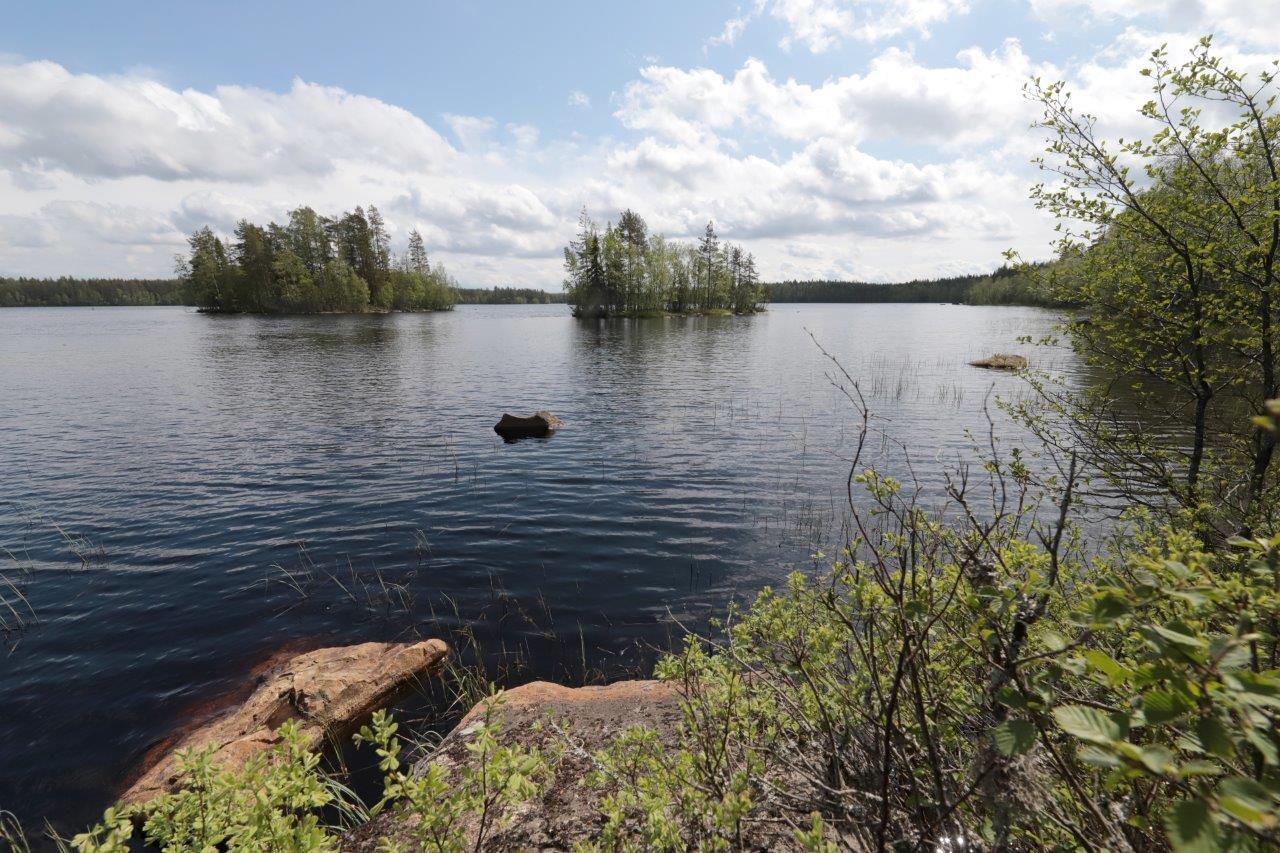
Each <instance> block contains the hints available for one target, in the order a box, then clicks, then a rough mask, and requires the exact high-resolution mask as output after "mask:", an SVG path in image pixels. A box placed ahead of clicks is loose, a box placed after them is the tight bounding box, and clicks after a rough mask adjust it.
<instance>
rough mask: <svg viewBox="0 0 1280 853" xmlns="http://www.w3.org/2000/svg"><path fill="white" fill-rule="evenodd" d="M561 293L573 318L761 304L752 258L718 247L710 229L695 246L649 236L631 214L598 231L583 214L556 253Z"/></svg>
mask: <svg viewBox="0 0 1280 853" xmlns="http://www.w3.org/2000/svg"><path fill="white" fill-rule="evenodd" d="M564 266H565V280H564V287H565V294H566V299H567V301H568V302H569V304H571V305H572V306H573V312H574V314H575V315H576V316H595V317H605V316H626V315H635V314H642V313H648V312H655V313H657V312H672V313H693V312H713V311H715V312H718V311H724V312H733V313H735V314H747V313H751V312H753V311H757V310H759V307H760V303H761V302H762V301H763V300H764V291H763V289H762V288H761V286H760V277H759V274H758V273H757V271H756V263H755V257H754V256H753V255H752V254H751V253H750V252H747V251H745V250H744V249H743V248H742V247H741V246H735V245H731V244H728V243H724V244H722V243H721V242H720V239H719V237H718V236H717V235H716V231H715V226H714V224H713V223H711V222H708V223H707V228H706V232H705V233H704V234H703V237H702V239H701V240H699V241H697V242H696V243H690V242H680V241H676V240H668V239H666V238H665V237H664V236H662V235H661V234H649V231H648V226H647V225H646V224H645V221H644V219H643V218H641V216H640V215H639V214H638V213H636V212H635V211H633V210H624V211H623V212H622V214H621V215H620V216H619V217H618V224H617V225H616V226H615V225H614V224H613V223H612V222H610V223H606V225H605V228H604V231H601V230H600V228H599V226H597V225H596V223H595V222H593V221H592V220H591V218H590V217H589V216H588V215H587V212H586V210H583V212H582V216H581V218H580V219H579V224H578V234H577V236H576V237H575V238H574V239H573V241H572V242H571V243H570V244H569V245H568V246H566V247H565V250H564Z"/></svg>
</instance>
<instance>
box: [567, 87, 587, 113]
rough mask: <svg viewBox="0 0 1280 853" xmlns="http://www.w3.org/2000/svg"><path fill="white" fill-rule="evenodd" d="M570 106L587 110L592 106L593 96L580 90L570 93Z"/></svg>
mask: <svg viewBox="0 0 1280 853" xmlns="http://www.w3.org/2000/svg"><path fill="white" fill-rule="evenodd" d="M569 106H571V107H579V108H581V109H587V108H588V107H590V106H591V96H590V95H588V94H587V93H586V92H583V91H582V90H580V89H574V90H573V91H572V92H570V93H569Z"/></svg>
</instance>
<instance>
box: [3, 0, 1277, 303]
mask: <svg viewBox="0 0 1280 853" xmlns="http://www.w3.org/2000/svg"><path fill="white" fill-rule="evenodd" d="M0 20H3V21H4V26H3V28H0V276H3V275H34V276H58V275H78V276H123V277H151V276H162V277H167V276H169V275H171V274H172V271H173V267H174V256H175V255H176V254H178V253H181V252H183V251H184V249H185V247H186V236H187V235H188V234H190V232H192V231H193V230H195V229H197V228H199V227H201V226H204V225H209V226H211V227H213V228H214V229H215V230H217V231H219V232H221V233H223V234H230V233H231V231H232V229H234V227H235V223H236V222H237V221H238V220H240V219H243V218H247V219H250V220H253V221H257V222H265V221H268V220H272V219H275V220H281V219H283V218H284V216H285V214H286V212H287V211H288V210H290V209H291V208H294V207H298V206H301V205H310V206H312V207H314V208H315V209H316V210H318V211H319V212H321V213H326V214H334V213H339V212H341V211H344V210H349V209H351V208H353V207H354V206H356V205H366V206H367V205H369V204H375V205H377V207H378V208H379V209H380V210H381V211H382V213H383V216H384V217H385V218H386V220H387V222H388V225H389V227H390V229H391V231H392V235H393V248H396V249H399V248H402V247H403V245H404V242H405V240H406V239H407V235H408V234H409V232H410V231H411V230H412V229H414V228H417V229H418V230H420V231H421V233H422V234H423V236H424V237H425V239H426V242H427V248H428V251H429V252H430V254H431V257H432V259H433V261H435V262H442V263H443V264H444V265H445V266H446V267H447V268H448V269H449V271H450V272H452V273H453V275H454V276H455V277H456V278H457V279H458V281H459V283H461V284H463V285H466V286H492V285H516V286H533V287H546V288H550V289H557V288H559V286H560V282H561V278H562V248H563V246H564V244H565V243H566V242H567V240H568V239H569V238H570V237H571V235H572V233H573V232H574V230H575V227H576V222H577V219H578V215H579V212H580V211H581V210H582V209H584V208H585V209H586V210H587V211H588V213H589V214H590V215H591V216H592V217H593V218H594V219H596V220H597V221H599V222H601V223H604V222H607V221H609V220H610V219H616V218H617V215H618V212H619V211H621V210H622V209H624V208H627V207H630V208H633V209H635V210H636V211H638V212H639V213H641V214H642V215H643V216H644V217H645V219H646V220H647V222H648V223H649V226H650V228H651V230H653V231H655V232H661V233H665V234H666V235H667V236H668V237H673V238H687V237H692V236H694V235H696V234H700V233H701V232H702V230H703V228H704V227H705V225H706V223H707V221H708V220H712V221H714V222H715V225H716V228H717V230H718V231H719V233H720V235H721V236H722V237H723V238H724V239H726V240H729V241H732V242H736V243H741V244H742V245H744V246H745V247H746V248H747V249H749V250H750V251H752V252H753V253H754V254H755V255H756V258H757V260H758V265H759V267H760V270H761V273H762V275H763V276H764V278H765V279H767V280H780V279H792V278H799V279H810V278H835V279H853V280H864V281H900V280H907V279H911V278H917V277H928V276H937V275H952V274H963V273H971V272H985V271H989V270H991V269H993V268H995V267H996V266H998V265H999V264H1000V263H1001V261H1002V255H1001V253H1002V252H1004V251H1005V250H1006V249H1014V250H1016V251H1018V252H1020V253H1021V254H1022V255H1023V256H1025V257H1028V258H1044V257H1048V256H1049V255H1050V254H1051V246H1052V240H1053V222H1052V220H1050V219H1049V218H1048V217H1047V215H1046V214H1044V213H1042V212H1040V211H1037V210H1036V209H1035V207H1034V206H1033V205H1032V203H1031V202H1030V201H1029V198H1028V190H1029V188H1030V187H1031V186H1032V185H1033V184H1034V183H1035V182H1036V181H1037V180H1040V179H1041V176H1040V175H1039V173H1038V172H1037V170H1036V169H1035V167H1034V166H1033V165H1032V164H1031V159H1032V158H1033V157H1034V156H1035V155H1036V154H1038V153H1039V152H1040V151H1041V150H1042V149H1043V146H1044V133H1043V131H1042V130H1040V129H1037V128H1036V127H1035V126H1034V123H1035V120H1036V117H1037V115H1038V113H1037V111H1036V109H1035V106H1034V104H1033V103H1031V102H1030V101H1029V100H1028V99H1027V98H1026V97H1025V95H1024V91H1023V87H1024V85H1025V84H1026V82H1027V81H1028V80H1029V79H1030V78H1031V77H1033V76H1039V77H1041V78H1042V79H1047V80H1065V81H1066V82H1067V83H1068V85H1069V86H1070V87H1071V88H1072V89H1073V91H1074V92H1075V101H1076V102H1077V103H1078V104H1079V105H1080V106H1082V107H1085V108H1087V109H1088V110H1089V111H1090V112H1092V113H1094V114H1096V115H1097V116H1098V120H1099V125H1100V127H1101V128H1102V129H1103V131H1104V133H1105V134H1107V135H1111V136H1127V137H1130V138H1132V137H1133V136H1134V135H1136V134H1141V133H1142V132H1143V131H1144V124H1143V122H1142V120H1141V118H1140V117H1139V116H1138V114H1137V110H1138V108H1139V107H1140V106H1141V104H1142V103H1143V101H1144V100H1146V95H1147V91H1146V88H1145V86H1146V84H1147V82H1148V81H1146V80H1145V79H1144V78H1143V77H1141V76H1140V74H1139V71H1140V69H1141V68H1142V67H1143V65H1144V60H1145V58H1146V57H1147V56H1148V55H1149V53H1150V51H1151V50H1152V49H1153V48H1155V47H1158V46H1159V45H1161V44H1168V45H1169V48H1170V51H1171V53H1172V54H1173V55H1174V56H1175V57H1178V56H1182V55H1185V51H1186V50H1187V49H1188V47H1189V46H1190V45H1191V44H1193V43H1194V42H1195V40H1196V39H1197V38H1198V37H1199V36H1201V35H1204V34H1208V33H1212V34H1213V35H1214V43H1215V45H1217V47H1218V48H1219V49H1220V51H1221V52H1222V53H1223V54H1224V55H1226V56H1227V58H1228V59H1230V60H1231V61H1232V62H1233V63H1235V64H1237V65H1238V66H1239V67H1241V68H1244V69H1247V70H1256V69H1259V68H1261V67H1264V66H1265V65H1267V64H1268V63H1270V62H1271V61H1272V60H1273V59H1275V58H1277V57H1280V0H739V2H712V0H699V2H690V0H684V2H668V0H647V2H643V3H626V4H623V3H600V2H595V3H579V2H543V3H530V2H527V0H512V2H458V0H454V1H453V2H434V1H433V0H417V2H385V3H378V2H372V1H371V0H370V2H365V3H360V4H357V3H350V2H344V3H329V2H325V0H309V2H306V3H295V2H284V1H283V0H278V1H273V0H257V2H253V3H241V2H221V3H217V4H211V3H200V4H197V3H175V2H163V3H162V2H112V3H105V2H103V3H91V4H90V3H83V2H60V0H40V2H30V0H21V1H20V2H15V0H0Z"/></svg>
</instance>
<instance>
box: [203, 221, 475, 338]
mask: <svg viewBox="0 0 1280 853" xmlns="http://www.w3.org/2000/svg"><path fill="white" fill-rule="evenodd" d="M188 242H189V243H190V246H191V252H190V255H189V256H188V257H187V258H186V259H184V260H182V261H181V262H180V263H179V268H178V273H179V275H180V277H181V279H182V281H183V293H184V299H185V300H186V302H187V304H189V305H195V306H197V307H199V308H200V309H201V310H203V311H214V312H220V313H289V314H319V313H363V312H366V311H442V310H448V309H450V308H452V307H453V306H454V304H455V303H456V302H457V294H456V293H455V290H454V282H453V279H452V278H451V277H450V276H449V274H448V273H447V272H445V270H444V269H443V268H442V267H440V266H439V265H438V264H437V265H435V266H433V265H432V264H431V263H430V262H429V261H428V258H427V249H426V245H425V243H424V242H423V239H422V235H421V234H420V233H419V232H418V231H417V229H415V230H414V231H413V232H412V233H410V235H409V242H408V247H407V248H406V250H405V253H404V255H402V256H400V257H398V258H397V257H395V256H393V254H392V252H391V238H390V235H389V234H388V233H387V228H386V224H385V223H384V221H383V219H382V215H381V214H380V213H379V212H378V209H377V208H376V207H374V206H373V205H370V206H369V210H368V212H366V211H364V210H363V209H362V208H360V207H357V208H356V209H355V210H353V211H351V212H349V213H343V214H342V215H340V216H335V217H325V216H320V215H318V214H317V213H316V212H315V211H314V210H312V209H311V208H310V207H299V208H297V209H296V210H293V211H291V212H290V213H289V219H288V221H287V222H285V223H284V224H283V225H281V224H277V223H275V222H272V223H269V224H268V225H266V226H265V227H264V226H260V225H255V224H253V223H251V222H249V221H247V220H241V222H240V223H239V224H238V225H237V226H236V230H235V236H234V239H233V240H232V241H231V242H229V243H228V242H226V241H224V240H222V238H220V237H218V236H217V235H216V234H214V232H213V230H212V229H211V228H209V227H207V226H206V227H204V228H201V229H200V230H198V231H196V232H195V233H194V234H192V235H191V237H190V239H189V240H188Z"/></svg>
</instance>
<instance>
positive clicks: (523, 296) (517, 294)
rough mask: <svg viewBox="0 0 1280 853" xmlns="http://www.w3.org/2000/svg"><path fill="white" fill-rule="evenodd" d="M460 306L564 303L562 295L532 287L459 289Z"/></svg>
mask: <svg viewBox="0 0 1280 853" xmlns="http://www.w3.org/2000/svg"><path fill="white" fill-rule="evenodd" d="M455 289H456V290H457V292H458V302H459V304H462V305H553V304H556V303H562V302H564V301H565V295H564V294H563V293H552V292H550V291H546V290H539V289H538V288H534V287H459V288H455Z"/></svg>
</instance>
